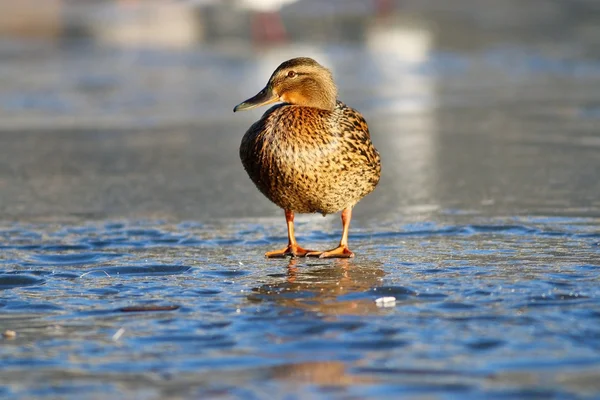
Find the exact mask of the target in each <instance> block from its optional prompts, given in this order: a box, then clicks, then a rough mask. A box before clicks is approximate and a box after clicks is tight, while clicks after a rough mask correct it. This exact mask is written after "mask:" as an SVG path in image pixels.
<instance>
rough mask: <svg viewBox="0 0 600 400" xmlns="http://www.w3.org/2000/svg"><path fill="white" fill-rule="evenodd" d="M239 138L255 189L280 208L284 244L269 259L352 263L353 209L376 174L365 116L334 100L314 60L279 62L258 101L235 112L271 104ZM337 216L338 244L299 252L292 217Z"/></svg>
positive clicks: (329, 80)
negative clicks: (311, 215)
mask: <svg viewBox="0 0 600 400" xmlns="http://www.w3.org/2000/svg"><path fill="white" fill-rule="evenodd" d="M274 103H278V104H275V105H273V106H272V107H271V108H269V109H268V110H267V111H266V112H265V113H264V114H263V116H262V117H261V118H260V119H259V120H258V121H256V122H255V123H254V124H252V125H251V126H250V128H249V129H248V130H247V131H246V133H245V134H244V136H243V138H242V142H241V145H240V150H239V154H240V159H241V161H242V165H243V166H244V169H245V170H246V172H247V173H248V176H249V177H250V179H251V180H252V182H254V184H255V185H256V187H257V188H258V190H259V191H260V192H261V193H262V194H263V195H265V196H266V197H267V198H268V199H269V200H271V201H272V202H273V203H275V204H276V205H277V206H279V207H280V208H281V209H283V211H284V214H285V220H286V224H287V236H288V245H287V246H286V247H284V248H282V249H278V250H273V251H268V252H267V253H265V256H266V257H267V258H274V257H287V256H291V257H294V258H295V257H319V258H350V257H354V253H353V252H352V251H351V250H350V248H349V246H348V236H349V230H350V221H351V219H352V209H353V208H354V206H355V205H356V204H357V203H358V202H359V201H360V200H361V199H362V198H363V197H365V196H366V195H368V194H369V193H371V192H372V191H373V190H374V189H375V187H376V186H377V184H378V183H379V179H380V176H381V159H380V156H379V152H378V151H377V149H376V148H375V146H374V145H373V143H372V141H371V135H370V133H369V128H368V125H367V122H366V121H365V119H364V117H363V116H362V115H361V114H360V113H359V112H358V111H357V110H355V109H353V108H351V107H349V106H347V105H346V104H344V103H343V102H341V101H340V100H338V98H337V87H336V85H335V83H334V81H333V76H332V74H331V71H330V70H329V69H327V68H326V67H324V66H322V65H321V64H319V63H318V62H317V61H315V60H314V59H312V58H308V57H298V58H293V59H290V60H287V61H285V62H283V63H282V64H281V65H279V67H277V69H275V71H274V72H273V74H272V75H271V77H270V78H269V80H268V82H267V85H266V86H265V87H264V88H263V89H262V90H261V91H260V92H258V94H256V95H255V96H253V97H251V98H249V99H247V100H245V101H243V102H242V103H240V104H238V105H237V106H235V108H234V109H233V111H234V112H237V111H245V110H250V109H253V108H256V107H261V106H265V105H269V104H274ZM338 212H341V220H342V237H341V240H340V242H339V245H338V246H337V247H335V248H332V249H330V250H326V251H316V250H309V249H305V248H302V247H301V246H300V245H299V244H298V242H297V241H296V238H295V232H294V216H295V214H306V213H320V214H323V215H324V216H325V215H327V214H334V213H338Z"/></svg>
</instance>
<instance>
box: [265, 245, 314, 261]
mask: <svg viewBox="0 0 600 400" xmlns="http://www.w3.org/2000/svg"><path fill="white" fill-rule="evenodd" d="M309 253H315V251H313V250H306V249H303V248H302V247H300V246H298V245H295V246H292V245H288V246H287V247H285V248H283V249H281V250H274V251H267V252H266V253H265V257H267V258H283V257H287V256H290V257H306V255H307V254H309Z"/></svg>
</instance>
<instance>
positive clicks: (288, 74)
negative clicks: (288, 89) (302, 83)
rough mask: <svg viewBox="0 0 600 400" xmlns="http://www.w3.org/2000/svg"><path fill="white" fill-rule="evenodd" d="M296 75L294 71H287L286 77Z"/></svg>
mask: <svg viewBox="0 0 600 400" xmlns="http://www.w3.org/2000/svg"><path fill="white" fill-rule="evenodd" d="M296 75H298V74H297V73H296V72H295V71H289V72H288V73H287V77H288V78H295V77H296Z"/></svg>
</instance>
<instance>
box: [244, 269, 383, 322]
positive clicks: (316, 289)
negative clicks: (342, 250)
mask: <svg viewBox="0 0 600 400" xmlns="http://www.w3.org/2000/svg"><path fill="white" fill-rule="evenodd" d="M384 275H385V272H384V271H383V269H382V263H380V262H376V261H369V262H357V261H355V260H349V259H340V260H336V261H335V262H333V263H329V262H327V263H319V264H310V263H306V261H302V262H301V261H298V259H296V258H292V259H291V260H290V261H289V264H288V266H287V271H286V273H285V274H281V275H279V274H278V275H272V276H269V279H270V280H271V281H270V282H268V283H266V284H263V285H262V286H259V287H257V288H255V289H253V293H252V294H251V295H250V296H248V299H249V300H250V301H274V302H276V303H277V304H278V305H279V306H283V307H291V308H299V309H302V310H305V311H310V312H314V313H318V314H319V315H323V316H334V315H365V314H370V313H374V312H377V309H378V308H377V305H376V304H375V302H374V301H373V298H372V295H370V294H369V293H368V292H369V290H370V289H372V288H375V287H378V286H381V284H382V278H383V276H384Z"/></svg>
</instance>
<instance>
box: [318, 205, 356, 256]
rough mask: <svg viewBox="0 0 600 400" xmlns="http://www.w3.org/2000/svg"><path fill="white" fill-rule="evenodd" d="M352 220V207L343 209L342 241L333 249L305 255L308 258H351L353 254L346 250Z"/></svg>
mask: <svg viewBox="0 0 600 400" xmlns="http://www.w3.org/2000/svg"><path fill="white" fill-rule="evenodd" d="M351 219H352V207H348V208H344V211H342V240H340V245H339V246H338V247H336V248H335V249H331V250H327V251H323V252H321V251H312V252H310V253H308V254H307V256H308V257H319V258H351V257H354V253H353V252H351V251H350V249H349V248H348V231H349V230H350V220H351Z"/></svg>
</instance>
